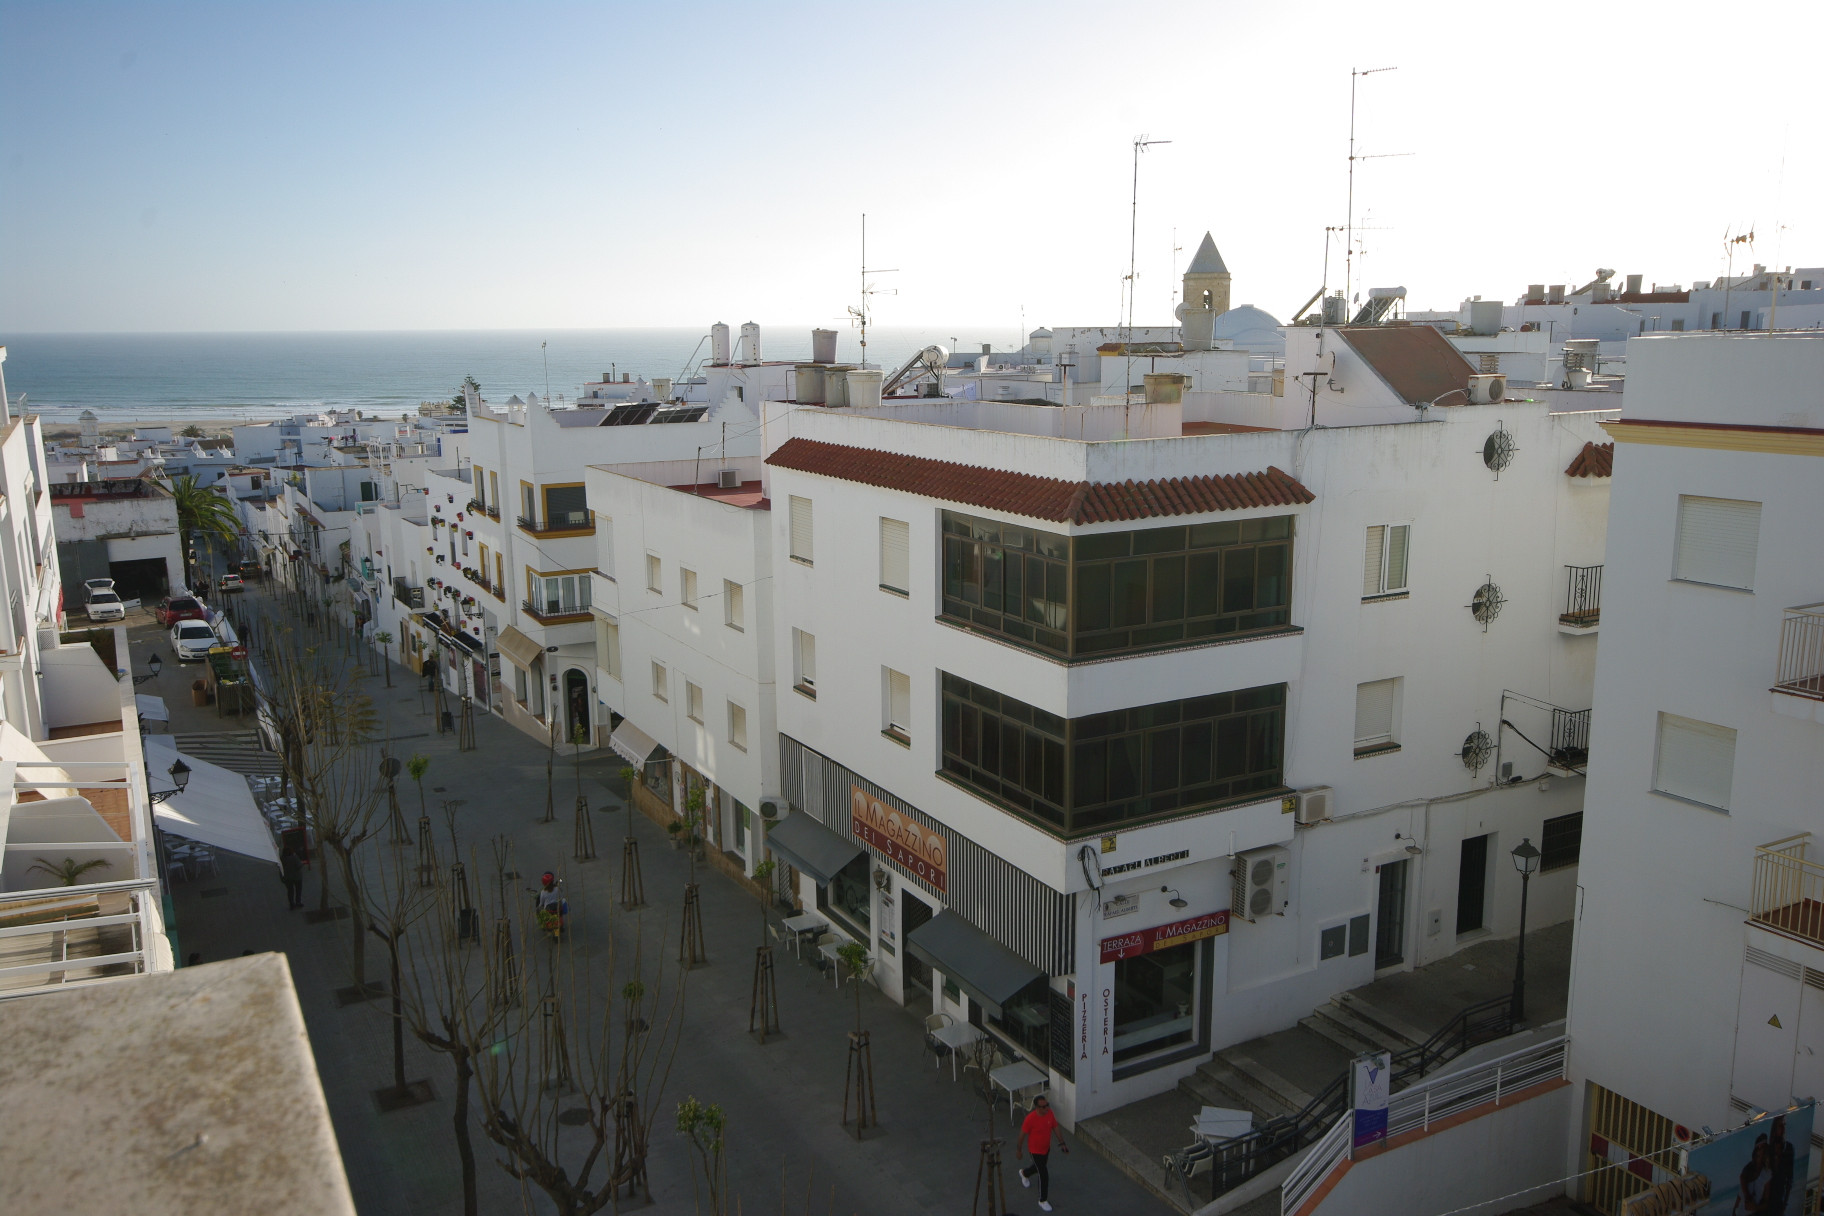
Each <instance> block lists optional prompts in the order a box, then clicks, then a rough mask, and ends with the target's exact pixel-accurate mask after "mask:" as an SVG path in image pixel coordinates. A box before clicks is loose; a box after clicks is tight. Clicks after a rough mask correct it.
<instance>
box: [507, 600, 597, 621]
mask: <svg viewBox="0 0 1824 1216" xmlns="http://www.w3.org/2000/svg"><path fill="white" fill-rule="evenodd" d="M519 610H520V611H521V612H523V613H525V614H526V615H527V616H529V617H531V618H532V619H533V620H535V621H537V622H538V623H539V624H541V625H577V624H587V623H589V622H591V621H593V620H594V617H593V616H592V615H591V614H590V612H589V609H588V608H586V607H585V608H576V607H574V606H572V607H569V608H565V607H562V606H561V605H560V606H558V607H557V608H555V609H554V608H552V607H551V605H549V604H545V605H542V606H541V605H538V604H534V603H533V602H532V601H531V600H521V601H520V602H519Z"/></svg>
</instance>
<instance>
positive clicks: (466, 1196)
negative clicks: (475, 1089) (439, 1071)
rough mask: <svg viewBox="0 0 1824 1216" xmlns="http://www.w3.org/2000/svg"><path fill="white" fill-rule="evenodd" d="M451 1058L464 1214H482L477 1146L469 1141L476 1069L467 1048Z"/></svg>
mask: <svg viewBox="0 0 1824 1216" xmlns="http://www.w3.org/2000/svg"><path fill="white" fill-rule="evenodd" d="M451 1058H452V1059H454V1060H455V1062H456V1110H455V1113H454V1114H453V1115H452V1116H451V1122H452V1124H453V1125H454V1127H455V1129H456V1155H457V1156H458V1157H460V1158H461V1159H462V1216H480V1210H481V1209H480V1206H479V1204H478V1202H477V1199H478V1197H477V1196H476V1194H475V1146H474V1145H472V1144H470V1143H469V1079H470V1078H471V1077H473V1076H474V1075H475V1069H474V1066H473V1065H472V1064H471V1063H470V1061H469V1053H468V1052H467V1051H466V1050H457V1051H455V1052H453V1053H452V1055H451Z"/></svg>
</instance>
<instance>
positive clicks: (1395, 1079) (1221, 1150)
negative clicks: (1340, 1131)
mask: <svg viewBox="0 0 1824 1216" xmlns="http://www.w3.org/2000/svg"><path fill="white" fill-rule="evenodd" d="M1515 1027H1516V1024H1515V1022H1514V1007H1513V998H1512V997H1509V996H1499V997H1495V998H1493V999H1491V1000H1487V1001H1482V1002H1480V1003H1478V1004H1475V1005H1470V1006H1469V1007H1467V1008H1465V1009H1462V1010H1459V1011H1458V1013H1457V1015H1456V1016H1455V1017H1453V1018H1451V1019H1450V1021H1448V1022H1446V1023H1445V1024H1444V1025H1443V1026H1440V1027H1439V1028H1438V1029H1437V1031H1436V1032H1435V1033H1433V1034H1432V1036H1431V1037H1430V1038H1429V1039H1426V1040H1425V1041H1424V1042H1423V1043H1421V1044H1419V1045H1418V1046H1417V1047H1409V1048H1407V1049H1406V1050H1405V1051H1402V1052H1398V1053H1395V1055H1394V1056H1393V1073H1392V1076H1391V1077H1390V1078H1389V1082H1390V1084H1392V1085H1396V1086H1397V1085H1400V1084H1402V1083H1404V1084H1407V1085H1410V1084H1412V1083H1413V1082H1415V1081H1417V1080H1418V1079H1419V1078H1421V1077H1423V1076H1424V1075H1425V1074H1426V1073H1428V1072H1430V1071H1432V1070H1433V1069H1435V1068H1437V1067H1438V1066H1439V1065H1442V1064H1444V1063H1446V1062H1448V1061H1450V1060H1454V1059H1455V1058H1456V1057H1458V1056H1460V1055H1462V1054H1463V1053H1464V1052H1466V1051H1468V1050H1469V1049H1470V1048H1471V1047H1475V1046H1478V1045H1480V1044H1482V1043H1488V1042H1492V1041H1493V1040H1495V1039H1500V1038H1506V1037H1507V1036H1508V1035H1510V1034H1512V1033H1513V1032H1514V1030H1515ZM1348 1103H1349V1074H1348V1073H1347V1072H1346V1071H1345V1072H1344V1073H1343V1074H1342V1075H1341V1076H1339V1077H1337V1078H1336V1079H1335V1080H1334V1081H1332V1082H1330V1084H1328V1085H1326V1086H1325V1087H1324V1088H1323V1089H1322V1090H1321V1091H1320V1092H1319V1093H1318V1095H1317V1096H1316V1097H1314V1098H1312V1099H1311V1101H1310V1102H1309V1103H1307V1104H1306V1106H1305V1108H1304V1109H1303V1110H1301V1111H1299V1112H1297V1113H1296V1114H1291V1115H1281V1116H1280V1117H1278V1118H1277V1119H1269V1120H1267V1121H1266V1122H1265V1123H1263V1124H1261V1125H1260V1126H1259V1127H1257V1128H1255V1129H1254V1130H1253V1131H1251V1132H1249V1133H1248V1134H1247V1135H1245V1136H1236V1137H1235V1138H1234V1139H1232V1140H1224V1141H1221V1142H1220V1143H1217V1144H1215V1145H1212V1146H1210V1151H1209V1153H1208V1156H1209V1158H1210V1182H1211V1188H1212V1194H1215V1195H1220V1194H1222V1193H1223V1192H1225V1191H1229V1190H1232V1189H1234V1188H1235V1187H1238V1186H1240V1185H1241V1184H1242V1183H1244V1182H1246V1181H1247V1180H1248V1179H1250V1178H1252V1177H1254V1176H1255V1175H1257V1174H1261V1173H1264V1172H1265V1171H1267V1170H1269V1169H1271V1168H1272V1167H1273V1166H1275V1165H1278V1164H1279V1163H1280V1162H1281V1161H1284V1160H1285V1159H1286V1158H1287V1157H1290V1156H1291V1155H1292V1154H1293V1153H1296V1152H1297V1151H1298V1150H1300V1149H1302V1148H1304V1147H1305V1146H1307V1145H1309V1144H1313V1143H1316V1142H1317V1141H1318V1140H1320V1139H1323V1138H1324V1137H1325V1136H1327V1135H1328V1134H1329V1133H1330V1129H1331V1124H1333V1123H1334V1122H1336V1118H1337V1116H1338V1115H1340V1114H1342V1113H1343V1111H1344V1109H1345V1108H1346V1107H1347V1106H1348ZM1193 1147H1194V1148H1198V1146H1193ZM1204 1156H1205V1153H1204V1152H1203V1151H1201V1149H1200V1148H1199V1149H1198V1151H1192V1150H1190V1149H1187V1150H1185V1151H1184V1152H1182V1153H1176V1154H1173V1155H1172V1156H1170V1157H1168V1158H1167V1161H1166V1165H1167V1171H1168V1175H1169V1173H1171V1172H1176V1173H1178V1174H1179V1175H1180V1176H1183V1177H1185V1181H1186V1184H1187V1185H1188V1184H1189V1177H1188V1174H1189V1169H1190V1167H1191V1166H1192V1165H1194V1164H1199V1163H1200V1161H1201V1159H1202V1158H1203V1157H1204Z"/></svg>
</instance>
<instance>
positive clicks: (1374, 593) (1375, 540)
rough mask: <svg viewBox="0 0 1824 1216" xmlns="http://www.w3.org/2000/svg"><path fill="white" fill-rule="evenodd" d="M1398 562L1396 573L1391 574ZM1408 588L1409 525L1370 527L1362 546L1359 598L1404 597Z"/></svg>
mask: <svg viewBox="0 0 1824 1216" xmlns="http://www.w3.org/2000/svg"><path fill="white" fill-rule="evenodd" d="M1396 558H1397V559H1398V566H1399V574H1398V576H1397V581H1396V577H1395V575H1394V573H1393V570H1394V566H1395V560H1396ZM1411 588H1412V525H1411V524H1410V523H1404V524H1370V525H1368V531H1367V534H1366V536H1365V537H1364V539H1363V544H1362V598H1363V599H1365V600H1371V599H1378V598H1380V597H1381V596H1387V595H1406V594H1409V593H1410V592H1411Z"/></svg>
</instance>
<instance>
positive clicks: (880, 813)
mask: <svg viewBox="0 0 1824 1216" xmlns="http://www.w3.org/2000/svg"><path fill="white" fill-rule="evenodd" d="M849 830H850V831H852V832H854V834H855V839H857V840H859V841H861V842H862V843H864V844H867V845H870V846H872V847H873V848H874V849H876V850H878V851H879V852H880V853H881V854H883V855H884V856H887V857H890V858H892V859H893V861H894V862H895V863H896V864H897V865H899V866H900V867H901V868H902V869H904V870H905V871H906V872H908V873H909V874H911V875H913V876H914V877H916V878H919V879H922V880H924V881H925V882H927V883H929V884H930V885H931V889H932V890H934V891H937V892H938V893H939V894H942V893H944V892H946V891H948V890H949V886H948V868H949V856H948V854H949V850H948V848H947V847H946V846H945V844H944V838H943V837H942V836H939V835H938V834H937V833H936V832H933V831H931V830H930V829H929V828H926V827H924V826H923V825H921V824H920V823H919V822H918V821H917V820H915V819H913V818H912V817H911V816H910V815H907V814H904V813H902V812H900V811H896V810H894V809H893V808H892V807H890V806H888V805H887V804H886V803H884V802H882V801H881V800H880V799H878V798H873V797H870V796H869V795H868V792H867V791H866V790H864V789H862V788H861V787H860V786H858V785H851V786H850V787H849Z"/></svg>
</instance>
